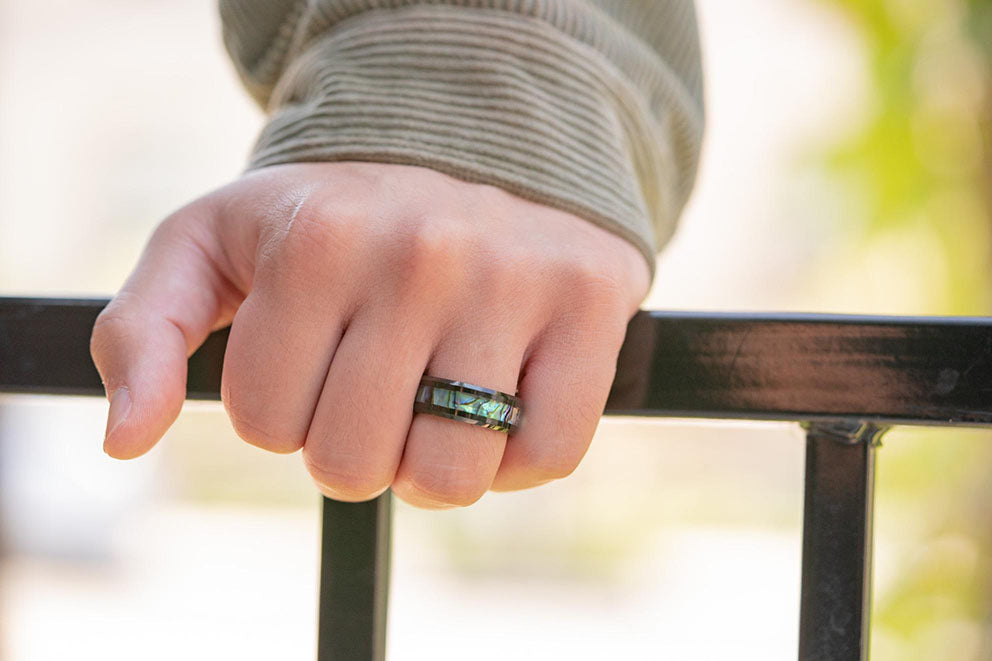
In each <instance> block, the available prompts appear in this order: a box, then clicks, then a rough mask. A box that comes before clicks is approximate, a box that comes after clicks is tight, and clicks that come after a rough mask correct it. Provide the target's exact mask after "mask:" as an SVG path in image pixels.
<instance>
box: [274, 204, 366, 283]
mask: <svg viewBox="0 0 992 661" xmlns="http://www.w3.org/2000/svg"><path fill="white" fill-rule="evenodd" d="M315 197H316V196H314V195H305V196H303V197H300V198H299V199H298V200H297V201H296V202H295V203H294V204H293V205H291V206H290V205H287V208H286V209H285V210H284V211H283V213H281V214H279V216H278V220H276V221H273V222H272V223H270V225H269V227H268V228H267V232H266V236H264V238H263V240H262V244H261V245H262V257H263V258H265V257H277V258H283V259H286V260H287V261H286V264H288V265H293V266H297V267H298V268H313V267H318V268H322V267H324V266H326V265H328V264H333V263H338V262H340V261H341V260H342V259H343V258H345V257H347V256H348V255H351V254H352V252H353V251H354V250H355V248H356V245H355V241H356V239H357V236H358V234H357V233H356V232H354V231H352V228H353V227H355V226H356V225H357V224H358V223H357V221H356V222H353V221H354V220H355V219H354V218H353V216H354V215H356V214H355V213H352V212H350V211H349V210H347V209H346V208H345V209H341V208H338V207H337V206H335V208H334V211H333V212H331V211H330V210H329V209H328V207H327V205H326V204H325V203H323V202H322V201H321V200H319V199H315Z"/></svg>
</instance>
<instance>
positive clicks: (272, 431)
mask: <svg viewBox="0 0 992 661" xmlns="http://www.w3.org/2000/svg"><path fill="white" fill-rule="evenodd" d="M224 403H225V406H226V408H227V416H228V418H229V419H230V421H231V426H232V427H233V428H234V433H235V434H237V435H238V437H239V438H240V439H241V440H243V441H245V442H246V443H250V444H251V445H254V446H256V447H260V448H262V449H263V450H268V451H270V452H275V453H277V454H290V453H292V452H296V451H297V450H299V449H300V448H301V447H302V446H303V441H302V439H300V438H298V437H297V435H296V434H294V433H293V432H292V431H291V430H289V429H276V428H273V425H272V416H269V415H266V414H265V412H264V411H261V410H260V409H259V408H258V407H254V406H245V405H234V404H232V402H231V397H230V390H227V396H226V397H225V401H224ZM267 421H268V422H267Z"/></svg>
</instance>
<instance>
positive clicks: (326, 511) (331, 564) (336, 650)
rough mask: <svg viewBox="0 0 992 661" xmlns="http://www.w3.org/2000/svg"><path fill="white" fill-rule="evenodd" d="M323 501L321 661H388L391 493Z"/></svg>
mask: <svg viewBox="0 0 992 661" xmlns="http://www.w3.org/2000/svg"><path fill="white" fill-rule="evenodd" d="M323 500H324V507H323V522H322V526H323V529H322V532H321V551H320V605H319V612H318V616H317V619H318V626H317V659H318V661H343V660H347V661H352V660H355V661H384V659H385V658H386V606H387V602H388V597H389V557H390V533H391V527H392V526H391V515H392V494H391V493H390V492H389V491H387V492H386V493H384V494H383V495H381V496H379V497H378V498H376V499H375V500H371V501H368V502H365V503H340V502H337V501H335V500H331V499H330V498H324V499H323Z"/></svg>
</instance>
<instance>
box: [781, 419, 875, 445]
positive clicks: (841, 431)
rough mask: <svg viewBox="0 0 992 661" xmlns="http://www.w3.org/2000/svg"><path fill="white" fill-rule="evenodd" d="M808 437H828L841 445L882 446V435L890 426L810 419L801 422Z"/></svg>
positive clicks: (855, 421)
mask: <svg viewBox="0 0 992 661" xmlns="http://www.w3.org/2000/svg"><path fill="white" fill-rule="evenodd" d="M801 426H802V428H803V429H804V430H805V431H806V435H807V436H809V437H814V436H815V437H816V438H822V439H828V440H832V441H835V442H837V443H840V444H842V445H857V444H859V443H865V444H866V445H868V446H869V447H873V448H878V447H881V446H882V436H883V435H884V434H885V432H887V431H888V430H889V429H890V428H891V427H890V426H889V425H880V424H877V423H874V422H869V421H866V420H811V421H808V422H803V423H801Z"/></svg>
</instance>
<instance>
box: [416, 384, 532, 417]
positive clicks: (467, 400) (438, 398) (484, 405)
mask: <svg viewBox="0 0 992 661" xmlns="http://www.w3.org/2000/svg"><path fill="white" fill-rule="evenodd" d="M431 403H432V404H434V405H435V406H442V407H444V408H447V409H452V410H454V411H463V412H465V413H472V414H474V415H481V416H482V417H484V418H493V419H495V420H499V421H501V422H506V421H507V420H508V419H509V418H510V413H511V411H512V410H513V406H512V405H511V404H505V403H503V402H497V401H495V400H492V399H489V398H488V397H480V396H479V395H474V394H472V393H468V392H459V391H456V390H446V389H444V388H439V387H437V386H435V387H434V388H433V392H432V393H431Z"/></svg>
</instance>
